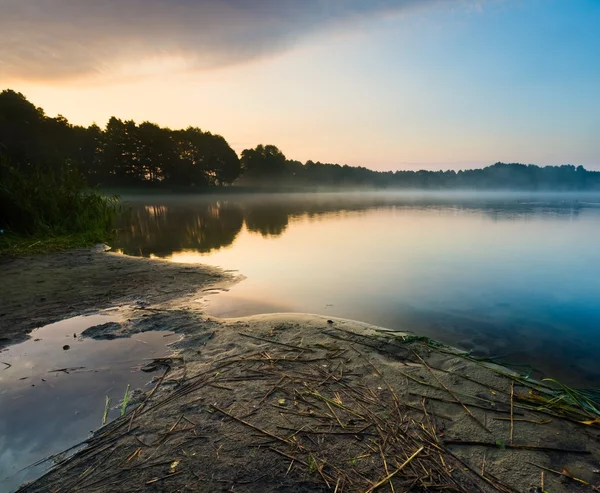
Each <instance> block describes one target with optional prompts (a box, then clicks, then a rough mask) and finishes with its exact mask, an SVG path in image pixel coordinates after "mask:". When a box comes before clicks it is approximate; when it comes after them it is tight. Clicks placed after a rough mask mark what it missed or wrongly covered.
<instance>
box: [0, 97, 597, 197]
mask: <svg viewBox="0 0 600 493" xmlns="http://www.w3.org/2000/svg"><path fill="white" fill-rule="evenodd" d="M0 155H2V156H5V157H6V158H7V160H8V161H9V162H11V163H13V164H14V165H16V166H17V167H18V168H19V170H20V171H21V172H25V173H26V172H27V170H33V169H39V168H40V167H41V168H45V169H51V170H60V169H62V168H64V167H65V166H66V167H68V168H70V169H77V170H78V171H79V172H80V173H81V174H82V175H83V176H84V177H85V178H86V179H87V181H88V182H89V183H91V184H94V185H102V186H105V187H138V186H143V187H152V186H158V187H160V186H164V187H174V186H176V187H190V186H191V187H197V188H202V189H203V188H207V187H221V186H225V185H232V184H235V185H246V186H250V187H253V188H285V189H306V188H309V189H318V188H321V189H336V188H342V187H351V188H401V189H429V190H443V189H483V190H486V189H487V190H489V189H518V190H570V191H578V190H600V172H592V171H587V170H586V169H585V168H583V167H582V166H577V167H575V166H572V165H564V166H546V167H540V166H535V165H531V164H530V165H524V164H518V163H510V164H504V163H496V164H494V165H492V166H488V167H486V168H483V169H473V170H465V171H453V170H450V171H425V170H421V171H395V172H392V171H389V172H381V171H373V170H370V169H367V168H364V167H356V166H347V165H344V166H341V165H339V164H328V163H320V162H313V161H307V162H306V163H301V162H299V161H295V160H290V159H287V158H286V156H285V155H284V154H283V153H282V152H281V151H280V150H279V149H278V148H277V147H275V146H272V145H267V146H263V145H259V146H257V147H256V148H254V149H246V150H244V151H242V153H241V156H239V157H238V155H237V154H236V152H235V151H234V150H233V149H232V148H231V147H230V146H229V144H228V143H227V141H226V140H225V139H224V138H223V137H221V136H220V135H215V134H211V133H210V132H204V131H202V130H200V129H199V128H195V127H189V128H187V129H185V130H171V129H169V128H164V127H160V126H158V125H156V124H154V123H150V122H143V123H141V124H136V123H135V122H133V121H130V120H129V121H122V120H120V119H118V118H115V117H112V118H111V119H110V120H109V121H108V123H107V124H106V127H105V128H103V129H102V128H100V127H98V126H97V125H95V124H94V125H91V126H89V127H82V126H77V125H72V124H70V123H69V122H68V121H67V120H66V119H65V118H64V117H62V116H58V117H55V118H51V117H48V116H47V115H45V113H44V111H43V110H42V109H41V108H37V107H36V106H34V105H33V104H32V103H30V102H29V101H28V100H27V99H26V98H25V97H24V96H23V95H22V94H20V93H17V92H15V91H12V90H5V91H3V92H2V93H0Z"/></svg>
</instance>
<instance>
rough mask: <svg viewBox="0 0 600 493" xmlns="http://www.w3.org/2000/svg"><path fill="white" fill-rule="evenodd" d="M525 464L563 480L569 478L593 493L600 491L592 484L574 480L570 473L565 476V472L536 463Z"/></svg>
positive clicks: (577, 479) (578, 479)
mask: <svg viewBox="0 0 600 493" xmlns="http://www.w3.org/2000/svg"><path fill="white" fill-rule="evenodd" d="M527 464H530V465H532V466H535V467H539V468H540V469H542V470H544V471H548V472H552V473H554V474H557V475H558V476H562V477H564V478H569V479H572V480H573V481H575V482H576V483H580V484H583V485H585V486H591V488H592V489H593V490H594V491H600V489H599V488H598V487H597V486H594V485H593V484H591V483H588V482H587V481H584V480H583V479H580V478H576V477H575V476H573V475H572V474H570V473H569V474H567V473H565V472H561V471H556V470H554V469H550V468H549V467H544V466H540V465H539V464H536V463H534V462H527Z"/></svg>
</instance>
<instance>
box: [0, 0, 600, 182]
mask: <svg viewBox="0 0 600 493" xmlns="http://www.w3.org/2000/svg"><path fill="white" fill-rule="evenodd" d="M598 26H600V0H302V1H300V0H0V32H2V37H1V39H0V89H5V88H11V89H14V90H17V91H19V92H22V93H23V94H24V95H25V96H27V98H28V99H29V100H30V101H32V102H33V103H34V104H36V105H37V106H40V107H42V108H44V110H45V111H46V113H47V114H48V115H50V116H55V115H57V114H62V115H64V116H65V117H66V118H68V119H69V121H70V122H72V123H75V124H80V125H89V124H91V123H93V122H95V123H97V124H98V125H100V126H104V125H105V124H106V122H107V121H108V119H109V117H111V116H116V117H118V118H122V119H133V120H135V121H137V122H140V123H141V122H142V121H152V122H156V123H158V124H160V125H162V126H168V127H170V128H185V127H188V126H197V127H200V128H202V129H203V130H209V131H211V132H213V133H218V134H221V135H223V136H224V137H225V138H226V139H227V141H228V142H229V143H230V145H231V146H232V147H233V148H234V149H235V150H236V151H238V152H241V151H242V150H243V149H245V148H250V147H254V146H256V145H257V144H260V143H262V144H274V145H276V146H278V147H279V148H280V149H281V150H282V151H283V152H284V153H285V154H286V156H287V157H288V158H290V159H297V160H300V161H303V162H304V161H306V160H308V159H312V160H314V161H321V162H334V163H340V164H349V165H361V166H366V167H369V168H372V169H379V170H395V169H464V168H474V167H482V166H486V165H488V164H492V163H494V162H496V161H503V162H523V163H535V164H539V165H556V164H567V163H569V164H575V165H583V166H585V167H587V168H588V169H600V29H598Z"/></svg>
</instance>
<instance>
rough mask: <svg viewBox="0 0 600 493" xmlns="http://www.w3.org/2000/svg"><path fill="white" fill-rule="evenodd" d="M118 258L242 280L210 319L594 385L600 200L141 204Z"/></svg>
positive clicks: (376, 197) (185, 199) (317, 198)
mask: <svg viewBox="0 0 600 493" xmlns="http://www.w3.org/2000/svg"><path fill="white" fill-rule="evenodd" d="M131 205H132V208H133V221H132V223H131V224H128V225H126V226H127V227H126V229H125V231H124V232H123V234H122V235H121V236H120V237H119V238H118V239H117V241H116V243H115V245H114V246H115V247H116V248H117V249H120V250H121V251H123V252H124V253H127V254H130V255H142V256H158V257H163V258H169V259H172V260H174V261H178V262H200V263H206V264H211V265H217V266H221V267H223V268H224V269H237V270H239V271H240V273H241V274H243V275H244V276H246V277H247V279H246V280H245V281H243V282H241V283H239V284H237V285H235V286H234V287H233V288H232V289H231V290H230V292H228V293H222V294H219V295H217V296H214V297H212V300H211V301H210V303H209V306H208V310H209V313H211V314H213V315H216V316H242V315H248V314H253V313H262V312H279V311H299V312H313V313H320V314H326V315H331V316H340V317H345V318H353V319H358V320H363V321H367V322H370V323H374V324H378V325H382V326H385V327H388V328H391V329H395V330H412V331H414V332H416V333H418V334H424V335H428V336H430V337H432V338H435V339H439V340H441V341H444V342H446V343H448V344H453V345H456V346H459V347H462V348H466V349H473V350H474V351H475V352H476V353H477V354H480V355H494V356H496V355H501V356H504V357H505V359H506V360H508V361H512V362H515V363H530V364H533V365H534V366H535V367H536V368H539V369H540V370H542V371H543V372H544V373H545V374H548V375H552V376H554V377H558V378H562V379H564V380H565V381H566V382H568V383H571V384H577V385H580V386H592V385H600V369H598V367H597V365H596V364H595V361H596V355H597V354H598V352H599V350H600V338H598V337H597V331H598V327H600V305H599V304H598V302H597V300H598V299H600V250H599V249H598V244H599V240H600V197H599V196H597V195H596V196H594V195H565V194H562V195H544V194H537V195H531V194H529V195H522V194H521V195H519V194H508V195H507V194H504V195H501V194H486V195H484V196H481V195H476V194H456V193H454V194H452V193H448V194H428V195H420V194H382V193H379V194H354V195H342V194H321V195H294V196H291V197H290V196H288V197H284V196H282V195H263V196H257V195H255V196H234V195H230V196H226V197H220V198H218V199H216V198H212V199H211V198H199V197H189V196H180V197H173V196H162V197H160V196H158V197H156V196H155V197H137V198H136V199H134V200H132V201H131Z"/></svg>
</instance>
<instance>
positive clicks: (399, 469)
mask: <svg viewBox="0 0 600 493" xmlns="http://www.w3.org/2000/svg"><path fill="white" fill-rule="evenodd" d="M424 448H425V447H421V448H420V449H419V450H417V451H416V452H415V453H414V454H412V455H411V456H410V457H409V458H408V459H406V460H405V461H404V462H403V463H402V465H401V466H400V467H399V468H398V469H396V470H395V471H394V472H393V473H392V474H388V475H387V477H385V478H383V479H382V480H381V481H378V482H377V483H375V484H374V485H373V486H371V487H370V488H369V489H368V490H367V491H365V493H372V492H373V491H375V490H376V489H377V488H379V487H380V486H383V485H384V484H385V483H387V482H388V481H390V480H391V479H392V478H393V477H394V476H395V475H396V474H398V473H399V472H400V471H402V469H404V468H405V467H406V465H407V464H408V463H410V461H412V460H413V459H414V458H415V457H416V456H417V455H419V454H420V453H421V452H423V449H424Z"/></svg>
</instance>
